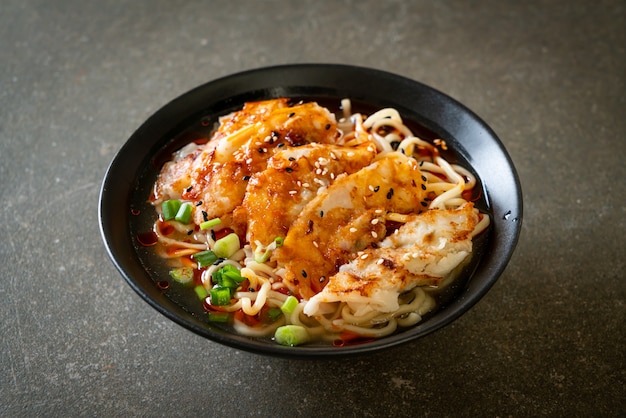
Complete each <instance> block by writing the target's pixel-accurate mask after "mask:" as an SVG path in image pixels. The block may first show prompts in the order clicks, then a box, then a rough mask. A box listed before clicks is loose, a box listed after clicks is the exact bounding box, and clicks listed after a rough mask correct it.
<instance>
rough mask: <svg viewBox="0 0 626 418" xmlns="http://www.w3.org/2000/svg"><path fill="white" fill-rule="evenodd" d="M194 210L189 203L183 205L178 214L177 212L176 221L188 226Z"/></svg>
mask: <svg viewBox="0 0 626 418" xmlns="http://www.w3.org/2000/svg"><path fill="white" fill-rule="evenodd" d="M192 210H193V206H192V205H191V203H189V202H185V203H182V204H181V205H180V208H178V212H176V216H175V217H174V219H176V220H177V221H178V222H182V223H184V224H188V223H189V221H191V211H192Z"/></svg>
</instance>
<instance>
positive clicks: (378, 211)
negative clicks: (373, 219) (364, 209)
mask: <svg viewBox="0 0 626 418" xmlns="http://www.w3.org/2000/svg"><path fill="white" fill-rule="evenodd" d="M374 213H375V214H377V215H380V214H381V213H383V210H382V209H376V210H375V211H374Z"/></svg>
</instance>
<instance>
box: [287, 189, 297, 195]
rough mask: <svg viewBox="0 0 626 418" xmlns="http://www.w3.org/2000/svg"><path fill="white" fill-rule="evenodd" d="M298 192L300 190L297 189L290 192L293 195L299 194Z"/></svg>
mask: <svg viewBox="0 0 626 418" xmlns="http://www.w3.org/2000/svg"><path fill="white" fill-rule="evenodd" d="M297 193H298V191H297V190H289V194H290V195H292V196H293V195H294V194H297Z"/></svg>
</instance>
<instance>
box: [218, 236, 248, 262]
mask: <svg viewBox="0 0 626 418" xmlns="http://www.w3.org/2000/svg"><path fill="white" fill-rule="evenodd" d="M239 248H241V244H240V243H239V236H238V235H237V234H235V233H234V232H231V233H230V234H228V235H226V236H225V237H224V238H220V239H218V240H217V241H215V245H213V251H214V252H215V255H217V256H218V257H220V258H228V257H230V256H231V255H233V254H235V253H236V252H237V251H239Z"/></svg>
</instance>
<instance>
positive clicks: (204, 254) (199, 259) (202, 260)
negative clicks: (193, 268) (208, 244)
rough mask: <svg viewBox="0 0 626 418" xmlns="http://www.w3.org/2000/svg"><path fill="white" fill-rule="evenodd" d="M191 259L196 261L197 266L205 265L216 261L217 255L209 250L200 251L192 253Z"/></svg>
mask: <svg viewBox="0 0 626 418" xmlns="http://www.w3.org/2000/svg"><path fill="white" fill-rule="evenodd" d="M192 257H193V259H194V260H196V263H198V267H200V268H202V267H206V266H210V265H211V264H213V263H215V262H216V261H217V256H216V255H215V253H214V252H213V251H211V250H205V251H200V252H199V253H195V254H194V255H192Z"/></svg>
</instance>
